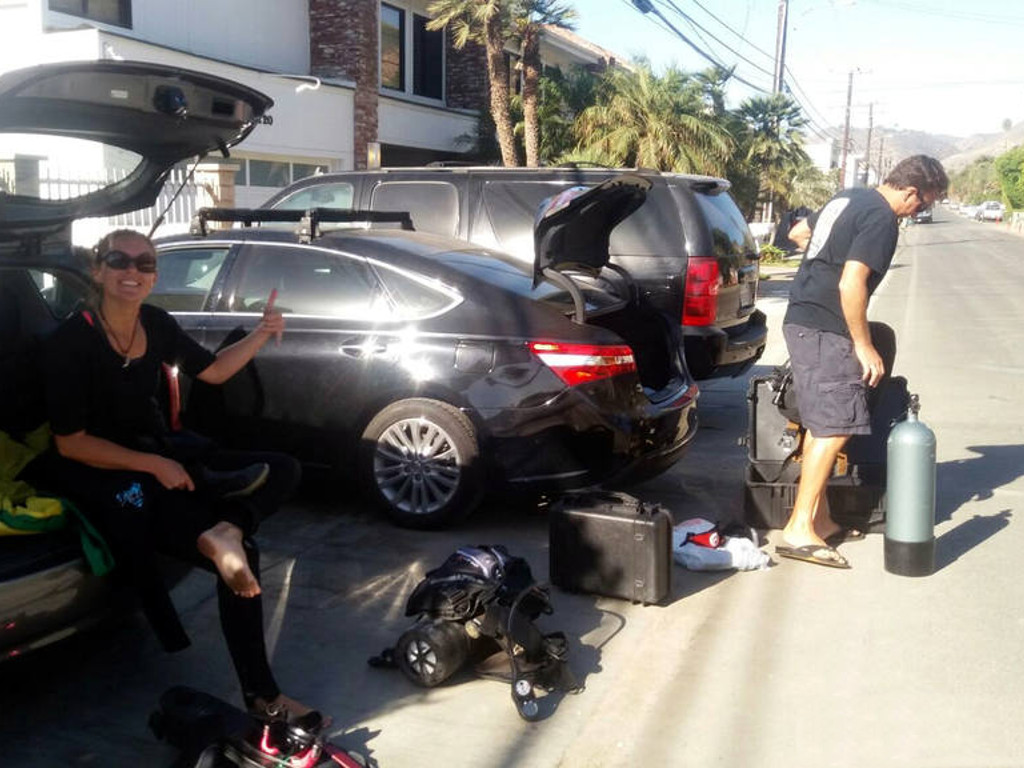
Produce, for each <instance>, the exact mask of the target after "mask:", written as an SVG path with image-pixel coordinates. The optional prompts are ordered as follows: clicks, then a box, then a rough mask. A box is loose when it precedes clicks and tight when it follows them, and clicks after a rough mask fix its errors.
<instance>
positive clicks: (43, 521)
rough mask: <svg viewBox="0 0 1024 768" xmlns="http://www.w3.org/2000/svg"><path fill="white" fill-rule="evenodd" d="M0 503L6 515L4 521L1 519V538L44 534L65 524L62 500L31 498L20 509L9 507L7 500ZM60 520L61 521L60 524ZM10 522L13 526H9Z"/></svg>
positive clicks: (40, 497)
mask: <svg viewBox="0 0 1024 768" xmlns="http://www.w3.org/2000/svg"><path fill="white" fill-rule="evenodd" d="M22 485H24V483H22ZM26 487H27V486H26ZM0 503H2V506H3V512H4V513H5V514H4V516H3V519H0V536H24V535H26V534H30V533H42V532H43V531H49V530H53V529H54V528H60V527H62V526H63V524H64V520H63V516H64V507H63V505H62V504H61V503H60V499H49V498H44V497H42V496H30V497H29V498H28V499H26V500H25V503H24V504H23V505H22V506H20V507H12V506H9V501H8V500H7V499H2V500H0ZM5 520H6V521H7V522H5ZM58 520H60V522H59V523H58V522H57V521H58ZM8 522H9V523H12V525H8V524H7V523H8Z"/></svg>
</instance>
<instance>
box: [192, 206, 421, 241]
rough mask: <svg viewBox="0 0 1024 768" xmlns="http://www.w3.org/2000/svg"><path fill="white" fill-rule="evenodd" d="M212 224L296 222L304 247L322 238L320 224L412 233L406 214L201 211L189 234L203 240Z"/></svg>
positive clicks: (333, 210)
mask: <svg viewBox="0 0 1024 768" xmlns="http://www.w3.org/2000/svg"><path fill="white" fill-rule="evenodd" d="M211 221H219V222H232V223H239V224H242V225H243V226H245V227H251V226H252V225H253V224H265V223H270V222H295V223H296V225H297V226H296V228H295V233H296V234H297V235H298V236H299V240H300V241H301V242H304V243H308V242H309V241H310V240H312V239H314V238H317V237H320V235H322V234H323V232H322V231H321V229H320V224H322V223H324V222H340V223H346V224H399V225H401V227H402V229H407V230H412V229H413V226H412V217H411V216H410V215H409V213H408V212H407V211H348V210H341V209H339V208H309V209H307V210H298V209H296V210H288V209H283V208H200V209H199V210H198V211H196V213H195V215H194V216H193V217H192V223H191V226H190V227H189V232H190V234H193V235H199V236H201V237H206V236H207V235H208V234H209V229H208V228H207V226H206V225H207V223H208V222H211Z"/></svg>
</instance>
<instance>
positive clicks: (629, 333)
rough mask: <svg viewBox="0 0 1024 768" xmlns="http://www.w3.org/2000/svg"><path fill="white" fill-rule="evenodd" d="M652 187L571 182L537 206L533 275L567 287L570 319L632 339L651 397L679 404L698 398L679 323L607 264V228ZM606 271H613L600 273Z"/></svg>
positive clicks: (625, 179) (636, 182)
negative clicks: (570, 184)
mask: <svg viewBox="0 0 1024 768" xmlns="http://www.w3.org/2000/svg"><path fill="white" fill-rule="evenodd" d="M651 186H652V185H651V182H650V181H648V180H647V179H644V178H642V177H640V176H636V175H631V174H624V175H622V176H616V177H615V178H613V179H608V180H607V181H604V182H602V183H600V184H598V185H596V186H594V187H582V186H580V187H570V188H569V189H565V190H562V191H561V192H560V193H558V194H557V195H555V196H553V197H550V198H548V199H547V200H545V201H544V202H543V203H541V206H540V209H539V210H538V212H537V217H536V219H535V221H534V227H533V239H534V263H533V280H534V284H535V285H536V284H538V283H540V282H541V281H543V280H549V281H551V282H552V283H555V284H556V285H559V286H560V287H562V288H564V289H565V290H566V292H567V293H568V294H569V295H570V296H571V297H572V306H573V320H574V321H575V322H577V323H580V324H582V325H597V326H601V327H603V328H607V329H609V330H611V331H614V332H615V333H617V334H618V335H619V336H621V337H622V339H623V340H624V341H626V342H627V343H628V344H629V346H630V348H631V349H632V350H633V352H634V354H635V357H636V364H637V372H638V374H639V376H640V381H641V384H642V385H643V387H644V390H645V392H646V394H647V396H648V397H649V398H651V399H652V400H654V401H660V402H675V403H684V402H688V401H689V400H690V399H694V398H696V394H697V387H696V385H695V383H694V382H693V379H692V378H691V376H690V374H689V371H688V370H687V367H686V359H685V357H684V355H683V351H682V350H683V339H682V334H681V332H680V330H679V326H678V323H675V322H673V320H672V319H671V318H669V317H668V316H667V315H665V314H664V313H662V312H660V311H659V310H658V309H657V308H655V307H654V306H653V305H652V304H651V303H650V302H649V301H648V300H647V299H646V298H645V297H644V296H643V295H642V292H641V291H640V290H639V289H638V287H637V285H636V283H635V282H634V281H633V279H632V277H631V276H630V275H629V273H628V272H627V271H626V270H625V269H623V268H622V267H621V266H618V265H616V264H614V263H610V258H611V255H610V253H609V241H610V239H611V234H612V230H614V229H615V227H617V226H618V225H619V224H620V223H622V222H623V221H624V220H625V219H626V218H627V217H628V216H629V215H630V214H632V213H633V212H634V211H636V210H637V209H638V208H639V207H640V206H641V205H643V204H644V201H645V200H646V199H647V192H648V190H650V188H651ZM606 269H607V270H608V271H609V272H612V273H614V275H608V274H602V272H603V271H604V270H606ZM609 277H611V278H612V279H610V280H609V279H608V278H609Z"/></svg>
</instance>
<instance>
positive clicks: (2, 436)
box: [0, 424, 63, 536]
mask: <svg viewBox="0 0 1024 768" xmlns="http://www.w3.org/2000/svg"><path fill="white" fill-rule="evenodd" d="M49 441H50V426H49V424H44V425H42V426H41V427H39V428H38V429H36V430H34V431H33V432H31V433H29V434H28V435H26V436H25V440H24V441H23V442H19V441H17V440H14V439H13V438H12V437H10V435H7V434H6V433H4V432H0V536H20V535H24V534H30V533H40V532H42V531H48V530H53V529H54V528H59V527H61V526H62V525H63V520H62V519H61V520H59V521H58V520H57V519H54V518H61V517H62V515H63V506H62V504H61V502H60V500H59V499H52V498H44V497H41V496H36V495H35V491H34V490H33V488H32V487H31V486H30V485H28V483H24V482H22V481H21V480H16V479H15V478H16V477H17V476H18V473H19V472H21V470H23V469H24V468H25V466H26V465H27V464H28V463H29V462H30V461H32V459H34V458H35V457H36V456H37V455H38V454H40V453H42V452H43V451H44V450H46V447H47V445H48V444H49Z"/></svg>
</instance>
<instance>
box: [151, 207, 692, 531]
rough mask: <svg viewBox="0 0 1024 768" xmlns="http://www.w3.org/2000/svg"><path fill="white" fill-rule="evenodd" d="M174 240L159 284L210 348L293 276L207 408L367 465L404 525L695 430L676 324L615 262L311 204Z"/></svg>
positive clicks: (261, 435) (677, 452)
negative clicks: (483, 241) (325, 220)
mask: <svg viewBox="0 0 1024 768" xmlns="http://www.w3.org/2000/svg"><path fill="white" fill-rule="evenodd" d="M256 213H257V212H253V214H254V215H255V214H256ZM258 213H259V214H262V215H263V216H264V217H269V218H273V217H274V216H275V215H277V216H280V215H282V214H281V213H280V212H274V211H267V212H258ZM285 215H287V214H285ZM592 224H595V225H596V226H599V227H600V226H609V228H610V226H614V224H610V225H607V224H605V225H602V224H597V223H595V222H592ZM300 229H301V228H300ZM316 229H317V227H314V230H316ZM303 233H304V234H303ZM605 242H607V240H605ZM157 245H158V250H159V254H160V257H159V270H160V271H159V279H158V282H157V285H156V288H155V289H154V291H153V293H152V294H151V297H150V301H151V302H152V303H155V304H157V305H159V306H162V307H164V308H165V309H167V310H168V311H170V312H172V313H173V314H174V315H175V317H176V318H177V319H178V321H179V322H180V323H181V325H182V326H183V327H184V328H185V329H186V330H187V331H189V332H190V333H192V334H193V335H194V336H195V337H196V338H197V339H199V340H200V341H201V342H202V343H203V344H205V345H206V346H208V347H210V348H214V349H215V348H218V347H220V346H222V345H225V344H229V343H231V342H233V341H234V340H235V338H237V336H238V335H239V334H240V333H243V332H245V330H246V329H249V328H251V327H252V326H254V325H255V324H256V323H257V322H258V321H259V319H260V316H261V313H262V311H263V308H264V307H265V306H266V302H267V301H268V299H269V297H270V295H271V294H272V293H274V292H276V297H277V298H276V306H277V307H278V308H279V309H281V310H282V311H283V312H284V313H285V315H286V317H287V322H288V330H287V332H286V333H285V335H284V338H283V339H282V341H281V343H280V344H279V345H276V346H275V345H268V346H267V347H266V348H264V350H263V353H262V354H261V355H260V356H259V357H258V358H257V359H256V360H254V361H253V363H251V364H250V366H249V368H248V369H247V370H246V371H244V372H242V373H240V374H239V375H237V376H236V377H235V378H234V379H233V380H232V381H230V382H228V383H227V384H226V385H224V386H222V387H218V388H216V390H213V389H212V388H211V389H207V388H205V387H203V386H202V385H198V384H197V385H195V386H193V387H192V388H191V391H189V392H188V393H187V394H186V397H185V402H186V415H187V419H188V420H190V423H191V424H192V425H193V426H195V427H196V428H197V429H199V430H201V431H204V432H207V433H212V434H213V435H214V436H216V437H217V438H219V439H220V440H221V441H223V442H226V443H229V444H233V443H237V444H244V445H248V446H259V447H266V448H274V449H278V450H284V451H287V452H289V453H292V454H293V455H295V456H296V457H298V458H300V459H301V460H303V461H305V462H308V463H318V464H325V465H329V466H332V467H335V468H339V469H342V468H349V469H354V470H355V473H356V474H357V476H358V479H359V481H360V484H361V485H362V487H363V488H364V489H365V490H366V491H368V492H369V494H370V495H371V496H372V497H373V498H375V499H376V500H377V501H379V502H380V503H381V504H382V506H383V508H384V510H385V511H386V512H387V513H388V514H389V515H390V517H391V518H392V519H393V520H394V521H395V522H396V523H398V524H400V525H405V526H412V527H422V528H430V527H437V526H440V525H444V524H447V523H449V522H451V521H452V520H454V519H456V518H458V517H459V516H461V515H463V514H465V513H467V512H469V511H470V510H472V508H473V507H474V506H475V505H476V503H477V502H478V501H479V499H480V497H481V495H482V493H483V491H484V490H485V489H492V488H498V487H505V488H508V487H512V488H520V489H524V490H528V491H530V492H531V493H537V492H545V491H557V490H566V489H580V488H585V487H591V486H595V485H598V484H603V483H614V482H617V481H625V480H627V479H639V478H642V477H647V476H651V475H653V474H656V473H658V472H660V471H662V470H664V469H666V468H667V467H668V466H670V465H671V464H672V463H673V462H674V461H675V460H677V459H678V458H679V457H680V456H681V455H682V454H683V452H684V451H685V449H686V448H687V446H688V445H689V443H690V442H691V440H692V439H693V436H694V434H695V431H696V413H695V405H696V395H697V388H696V386H695V385H694V384H693V381H692V380H691V379H690V377H689V375H688V374H687V372H686V368H685V363H684V362H683V359H682V354H681V345H680V338H679V336H678V334H677V333H676V332H675V331H674V326H673V325H672V323H671V322H669V321H668V319H667V318H664V317H663V316H662V315H660V314H659V313H657V312H656V311H653V310H650V309H649V308H647V307H646V306H645V305H644V302H643V301H642V300H641V299H640V298H639V297H638V296H637V294H636V292H632V291H628V290H626V291H625V292H624V293H625V294H626V298H619V295H620V294H621V293H623V291H618V292H617V291H615V290H612V289H611V285H610V284H608V285H605V284H602V283H601V281H600V277H597V278H596V279H590V280H587V281H573V280H572V279H571V278H569V277H567V276H566V275H565V274H563V273H562V272H559V271H557V270H554V269H550V268H549V269H546V270H543V272H544V274H540V273H538V275H537V276H536V278H535V276H534V275H532V274H531V273H530V271H529V270H527V269H525V268H524V267H523V266H522V265H520V264H519V263H518V262H516V261H515V260H513V259H511V258H509V257H506V256H504V255H502V254H499V253H495V252H488V251H485V250H482V249H480V248H477V247H474V246H467V245H466V243H464V242H460V241H454V240H448V239H442V238H438V237H434V236H431V235H425V234H420V233H415V232H407V231H402V230H399V229H394V228H390V229H389V228H380V227H376V228H371V229H358V230H354V229H348V230H333V231H331V230H328V229H326V228H324V231H314V232H313V233H312V236H310V233H309V230H308V221H307V222H306V228H305V229H302V231H301V232H300V234H295V233H293V232H291V231H290V229H283V230H282V229H280V228H275V227H263V228H243V229H228V230H210V231H209V232H208V233H207V234H205V235H203V234H200V235H190V236H182V237H174V238H168V239H164V240H162V241H158V243H157ZM591 277H592V278H593V275H592V276H591Z"/></svg>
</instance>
